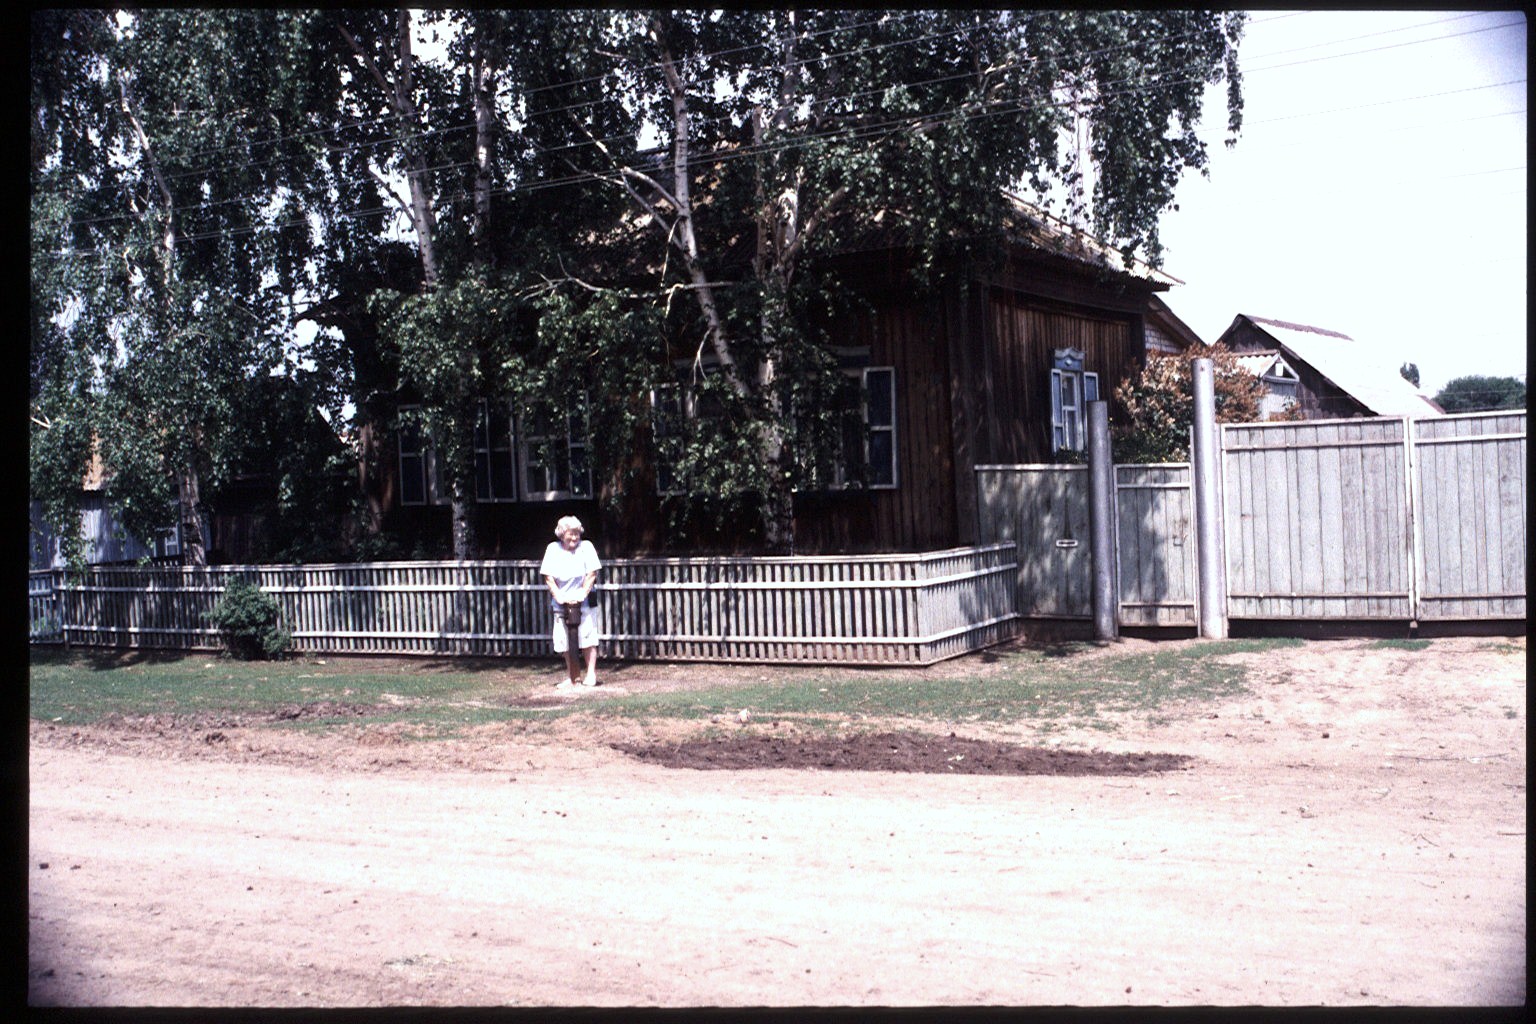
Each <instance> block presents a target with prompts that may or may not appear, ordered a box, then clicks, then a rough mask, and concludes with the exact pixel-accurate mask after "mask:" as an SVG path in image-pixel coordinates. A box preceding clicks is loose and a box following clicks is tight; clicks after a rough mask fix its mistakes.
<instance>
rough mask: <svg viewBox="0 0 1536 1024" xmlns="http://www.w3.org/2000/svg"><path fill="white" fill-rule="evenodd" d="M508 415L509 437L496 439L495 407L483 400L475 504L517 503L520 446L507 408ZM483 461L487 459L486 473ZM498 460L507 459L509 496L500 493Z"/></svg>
mask: <svg viewBox="0 0 1536 1024" xmlns="http://www.w3.org/2000/svg"><path fill="white" fill-rule="evenodd" d="M504 412H505V417H506V418H505V420H504V422H505V426H506V431H505V434H504V435H503V436H498V437H492V436H491V406H490V403H488V402H486V401H485V400H484V399H481V401H480V410H479V414H478V416H477V417H476V420H475V501H477V502H479V503H481V504H487V505H494V504H508V503H511V502H515V501H517V459H516V452H517V443H516V440H515V439H514V438H513V436H512V435H513V429H512V424H513V416H512V410H511V408H510V407H506V408H505V409H504ZM498 442H500V443H498ZM482 458H483V459H484V472H483V473H482V471H481V465H482V463H481V459H482ZM498 458H502V459H505V460H506V467H507V478H508V479H507V483H508V487H509V490H508V492H507V493H505V494H499V493H497V492H496V473H495V470H494V469H493V464H494V462H495V460H496V459H498Z"/></svg>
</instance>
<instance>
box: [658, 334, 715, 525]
mask: <svg viewBox="0 0 1536 1024" xmlns="http://www.w3.org/2000/svg"><path fill="white" fill-rule="evenodd" d="M673 368H674V370H676V371H677V373H678V375H679V376H680V377H683V376H686V375H688V374H690V373H693V372H697V373H699V374H701V375H702V377H703V381H702V382H698V381H696V382H694V383H686V384H685V383H681V382H680V383H677V384H663V385H662V386H660V387H658V388H656V389H655V390H653V391H652V392H651V437H652V439H653V441H654V442H655V455H656V493H657V494H661V495H673V494H685V493H687V490H688V487H687V483H686V481H685V480H684V479H683V476H682V470H681V468H680V467H681V466H682V462H683V454H684V451H685V449H686V446H687V443H688V436H689V434H691V433H692V434H697V433H698V432H699V431H700V429H701V425H703V426H707V425H708V422H709V421H711V420H713V421H718V420H720V419H721V418H723V417H724V416H725V406H724V404H723V403H722V402H721V400H720V396H719V394H718V393H717V392H716V391H715V388H716V387H718V386H723V384H722V383H721V380H720V378H718V377H717V376H716V375H717V374H718V373H719V369H720V363H719V360H718V359H716V358H715V357H713V356H704V357H703V358H702V359H701V360H699V362H698V363H697V364H695V363H694V362H693V361H692V360H680V361H678V362H676V363H675V364H674V367H673Z"/></svg>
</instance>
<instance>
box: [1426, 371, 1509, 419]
mask: <svg viewBox="0 0 1536 1024" xmlns="http://www.w3.org/2000/svg"><path fill="white" fill-rule="evenodd" d="M1435 404H1436V405H1438V406H1440V408H1442V409H1444V410H1445V411H1446V412H1485V411H1492V410H1494V409H1524V408H1525V381H1523V380H1520V379H1519V378H1518V377H1483V376H1476V375H1474V376H1468V377H1457V378H1456V379H1455V380H1453V381H1450V382H1449V383H1447V384H1446V385H1445V387H1443V388H1441V389H1440V393H1439V394H1438V395H1436V396H1435Z"/></svg>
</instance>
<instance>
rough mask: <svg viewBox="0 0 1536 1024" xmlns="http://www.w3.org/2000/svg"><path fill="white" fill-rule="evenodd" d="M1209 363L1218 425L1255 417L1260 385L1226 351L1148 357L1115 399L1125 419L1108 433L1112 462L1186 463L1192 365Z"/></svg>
mask: <svg viewBox="0 0 1536 1024" xmlns="http://www.w3.org/2000/svg"><path fill="white" fill-rule="evenodd" d="M1201 358H1204V359H1210V360H1211V362H1212V364H1213V365H1212V368H1213V369H1214V371H1215V379H1214V385H1215V386H1214V390H1215V397H1216V421H1217V422H1218V423H1248V422H1252V421H1254V420H1257V419H1258V418H1259V403H1260V402H1261V401H1262V399H1263V396H1264V384H1263V381H1261V380H1260V379H1259V378H1258V377H1256V376H1255V375H1253V374H1251V373H1249V372H1248V371H1247V370H1245V369H1243V368H1242V367H1241V366H1240V365H1238V362H1237V357H1236V356H1235V355H1234V354H1233V353H1232V351H1231V350H1230V349H1226V348H1222V347H1218V346H1214V345H1196V346H1191V347H1190V348H1189V349H1188V350H1186V351H1184V352H1181V353H1179V354H1178V355H1148V357H1147V362H1146V365H1145V366H1143V367H1142V369H1141V370H1140V371H1139V372H1138V373H1136V374H1134V375H1132V376H1130V377H1127V378H1126V379H1125V380H1123V381H1121V382H1120V384H1119V386H1118V387H1116V388H1115V400H1116V401H1117V402H1118V403H1119V404H1120V407H1121V409H1123V410H1124V414H1125V419H1124V420H1123V421H1121V422H1119V423H1116V424H1114V425H1113V427H1112V429H1111V435H1112V441H1111V443H1112V447H1113V450H1114V459H1115V461H1116V462H1184V461H1187V460H1188V459H1189V437H1190V433H1189V432H1190V430H1191V428H1192V427H1193V426H1194V423H1195V393H1194V376H1193V370H1192V369H1191V367H1192V365H1193V363H1194V360H1196V359H1201Z"/></svg>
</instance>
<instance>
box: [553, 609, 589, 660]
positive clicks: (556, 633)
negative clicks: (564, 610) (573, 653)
mask: <svg viewBox="0 0 1536 1024" xmlns="http://www.w3.org/2000/svg"><path fill="white" fill-rule="evenodd" d="M551 617H552V618H553V619H554V621H555V625H554V629H553V631H552V632H551V634H550V639H551V640H553V641H554V643H555V653H556V654H564V653H565V649H566V648H567V647H568V646H570V644H569V643H568V642H567V640H566V633H565V619H563V618H561V616H560V613H559V612H555V613H554V614H553V615H552V616H551ZM597 634H598V628H597V612H596V610H595V609H593V607H592V606H591V605H589V604H584V605H582V606H581V625H580V626H578V627H576V644H577V646H579V647H580V648H581V649H582V650H586V649H587V648H588V647H596V646H597Z"/></svg>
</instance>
